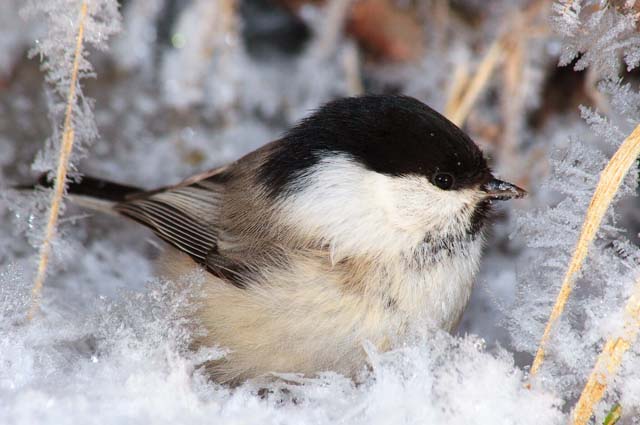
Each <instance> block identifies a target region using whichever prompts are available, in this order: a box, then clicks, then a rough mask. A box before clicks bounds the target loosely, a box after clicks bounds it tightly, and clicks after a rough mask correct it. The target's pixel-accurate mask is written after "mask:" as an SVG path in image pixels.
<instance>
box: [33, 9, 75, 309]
mask: <svg viewBox="0 0 640 425" xmlns="http://www.w3.org/2000/svg"><path fill="white" fill-rule="evenodd" d="M86 17H87V3H86V1H83V2H82V6H81V8H80V17H79V20H78V35H77V37H76V47H75V51H74V57H73V68H72V71H71V82H70V84H69V94H68V96H67V107H66V111H65V118H64V129H63V132H62V143H61V146H60V156H59V157H58V167H57V170H56V179H55V183H54V187H53V193H52V195H51V204H50V207H49V217H48V219H47V226H46V229H45V233H44V239H43V241H42V245H40V254H39V261H38V271H37V274H36V278H35V281H34V284H33V288H32V290H31V295H32V300H31V308H30V309H29V313H28V314H27V319H28V320H31V319H32V318H33V316H34V314H35V313H36V311H37V310H38V308H39V305H40V298H41V296H42V287H43V286H44V281H45V278H46V276H47V265H48V264H49V256H50V254H51V242H52V241H53V238H54V237H55V233H56V227H57V223H58V216H59V215H60V207H61V206H62V197H63V195H64V191H65V185H66V179H67V170H68V168H69V158H70V156H71V151H72V149H73V140H74V131H73V123H72V114H73V106H74V105H75V103H76V85H77V83H78V70H79V68H80V59H81V58H82V41H83V36H84V24H85V19H86Z"/></svg>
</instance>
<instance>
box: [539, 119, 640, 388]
mask: <svg viewBox="0 0 640 425" xmlns="http://www.w3.org/2000/svg"><path fill="white" fill-rule="evenodd" d="M638 156H640V125H638V126H637V127H636V128H635V130H633V132H632V133H631V134H630V135H629V137H627V138H626V139H625V140H624V142H623V143H622V145H621V146H620V148H619V149H618V151H617V152H616V153H615V154H614V155H613V157H612V158H611V160H610V161H609V163H608V164H607V166H606V167H605V168H604V170H603V171H602V174H601V175H600V180H599V181H598V185H597V187H596V190H595V192H594V193H593V197H592V198H591V202H590V203H589V208H588V209H587V214H586V217H585V220H584V223H583V224H582V230H581V232H580V237H579V238H578V243H577V244H576V247H575V249H574V251H573V256H572V257H571V261H570V263H569V267H568V268H567V271H566V273H565V275H564V278H563V281H562V286H561V288H560V293H559V294H558V297H557V299H556V302H555V305H554V306H553V310H551V314H550V315H549V319H548V321H547V325H546V327H545V330H544V333H543V335H542V338H541V340H540V344H539V346H538V351H537V353H536V357H535V358H534V360H533V364H532V365H531V372H530V376H531V377H532V378H533V377H534V376H535V375H536V374H537V372H538V370H539V369H540V365H541V364H542V362H543V361H544V357H545V352H546V346H547V343H548V342H549V337H550V335H551V331H552V330H553V326H554V325H555V323H556V321H557V320H558V318H559V317H560V315H561V314H562V311H563V310H564V307H565V304H566V303H567V299H568V298H569V295H571V290H572V289H573V283H574V281H575V278H576V276H577V274H578V272H579V271H580V268H581V267H582V264H583V262H584V259H585V258H586V256H587V252H588V250H589V246H590V245H591V242H592V241H593V239H594V238H595V236H596V232H597V231H598V228H599V227H600V223H601V222H602V218H603V217H604V215H605V213H606V212H607V208H608V207H609V205H610V204H611V201H612V200H613V197H614V196H615V194H616V192H617V191H618V189H619V188H620V184H621V183H622V179H623V178H624V176H625V175H626V174H627V172H628V171H629V169H630V168H631V167H632V166H633V165H634V164H635V162H636V159H637V158H638Z"/></svg>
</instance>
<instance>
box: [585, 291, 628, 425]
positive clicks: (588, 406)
mask: <svg viewBox="0 0 640 425" xmlns="http://www.w3.org/2000/svg"><path fill="white" fill-rule="evenodd" d="M639 331H640V279H638V280H637V281H636V285H635V288H634V292H633V293H632V295H631V297H629V301H627V305H626V307H625V322H624V328H623V330H622V335H621V336H612V337H610V338H609V339H608V340H607V342H606V343H605V345H604V348H603V349H602V352H601V353H600V355H599V356H598V360H597V361H596V364H595V366H594V367H593V370H592V371H591V374H590V375H589V379H588V380H587V383H586V385H585V386H584V390H582V394H581V395H580V399H579V400H578V403H577V404H576V407H575V410H574V411H573V425H584V424H586V423H587V422H588V421H589V418H591V414H592V412H593V408H594V407H595V405H596V404H597V403H598V402H599V401H600V399H602V396H603V395H604V392H605V390H606V389H607V379H608V378H611V377H612V376H614V375H615V374H616V372H617V371H618V368H619V367H620V363H622V356H623V355H624V353H625V352H626V351H627V350H628V349H629V348H630V347H631V346H632V345H633V343H634V342H635V341H636V339H637V338H638V332H639Z"/></svg>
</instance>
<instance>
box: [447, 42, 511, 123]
mask: <svg viewBox="0 0 640 425" xmlns="http://www.w3.org/2000/svg"><path fill="white" fill-rule="evenodd" d="M502 50H503V49H502V39H501V38H498V39H497V40H496V41H494V42H493V44H492V45H491V47H489V50H488V51H487V54H486V55H485V56H484V58H483V59H482V62H480V65H479V66H478V70H477V71H476V73H475V75H474V76H473V79H472V80H471V81H470V82H469V85H468V86H467V90H465V92H464V93H463V94H462V96H460V99H459V101H458V102H455V101H454V102H451V103H450V109H449V110H448V111H446V112H445V115H447V117H448V118H449V119H450V120H451V121H452V122H453V123H455V124H456V125H457V126H461V125H462V124H463V123H464V121H465V120H466V119H467V115H469V112H470V111H471V107H472V106H473V104H474V103H475V102H476V100H477V99H478V96H480V93H482V89H484V87H485V86H486V85H487V82H488V81H489V79H490V78H491V75H493V70H494V69H495V67H496V65H497V64H498V61H499V60H500V57H501V56H502Z"/></svg>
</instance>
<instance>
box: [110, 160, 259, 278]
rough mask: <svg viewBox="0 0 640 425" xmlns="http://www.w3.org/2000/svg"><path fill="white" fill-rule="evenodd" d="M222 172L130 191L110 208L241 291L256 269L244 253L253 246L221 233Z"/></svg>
mask: <svg viewBox="0 0 640 425" xmlns="http://www.w3.org/2000/svg"><path fill="white" fill-rule="evenodd" d="M225 171H226V168H221V169H216V170H213V171H210V172H207V173H203V174H201V175H199V176H194V177H192V178H190V179H188V180H185V181H184V182H182V183H180V184H178V185H175V186H170V187H166V188H163V189H158V190H154V191H150V192H144V193H134V194H132V195H131V196H130V197H129V198H127V199H126V200H125V201H123V202H120V203H117V204H116V205H115V206H114V209H115V210H116V211H117V212H119V213H120V214H122V215H124V216H126V217H129V218H131V219H133V220H135V221H138V222H139V223H142V224H143V225H145V226H147V227H149V228H151V230H153V231H154V233H155V234H156V235H158V236H159V237H160V238H161V239H163V240H164V241H165V242H167V243H169V244H170V245H172V246H174V247H175V248H177V249H178V250H180V251H182V252H184V253H186V254H188V255H189V256H190V257H191V258H192V259H193V260H195V261H196V262H197V263H199V264H201V265H202V266H204V267H205V268H206V269H207V270H208V271H209V272H210V273H212V274H213V275H215V276H217V277H219V278H221V279H222V280H224V281H226V282H229V283H230V284H232V285H235V286H237V287H239V288H243V287H245V286H246V280H247V277H249V275H251V273H252V272H253V271H255V269H256V267H255V264H253V263H251V262H250V261H249V259H250V258H255V255H254V256H251V255H247V253H248V250H251V249H254V248H255V244H254V243H252V242H251V241H247V240H244V239H243V238H242V237H236V236H235V235H231V234H229V232H228V231H223V230H222V229H221V225H222V223H221V211H222V207H223V199H224V194H225V190H226V185H225V183H226V182H227V177H228V176H227V174H225ZM221 237H222V238H223V240H222V241H221V240H220V238H221ZM220 243H222V244H223V245H224V249H221V247H220Z"/></svg>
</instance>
